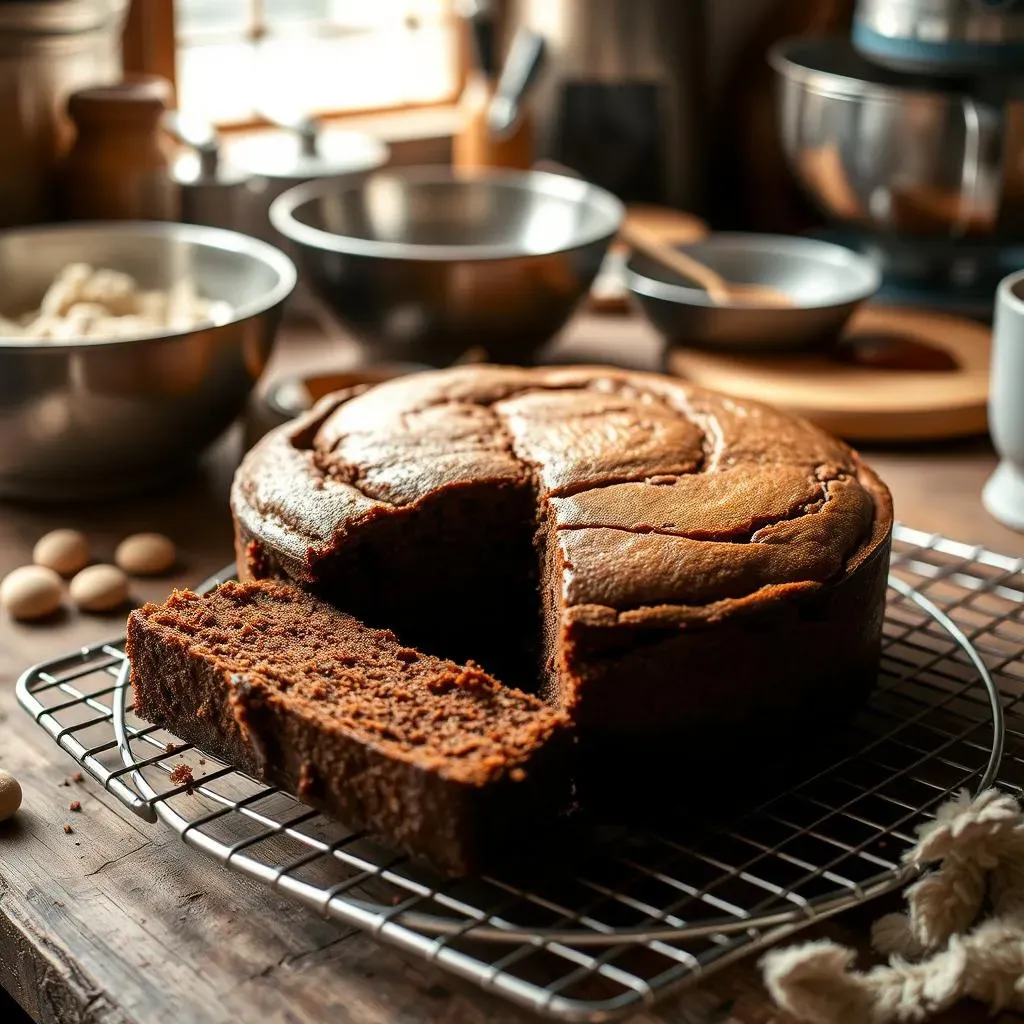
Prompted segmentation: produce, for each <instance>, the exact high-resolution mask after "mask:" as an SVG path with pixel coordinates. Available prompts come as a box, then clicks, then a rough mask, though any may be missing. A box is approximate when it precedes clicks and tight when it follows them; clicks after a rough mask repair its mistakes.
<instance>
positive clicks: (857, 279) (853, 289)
mask: <svg viewBox="0 0 1024 1024" xmlns="http://www.w3.org/2000/svg"><path fill="white" fill-rule="evenodd" d="M678 248H679V249H681V250H682V251H683V252H687V253H689V254H690V255H691V256H694V257H696V258H697V259H698V260H700V261H701V262H702V263H704V264H705V265H706V266H709V267H711V268H712V270H716V271H718V273H719V274H721V275H722V276H723V277H724V278H725V279H726V280H727V281H733V282H736V283H737V284H740V283H746V284H764V285H770V286H771V287H773V288H777V289H778V290H779V291H781V292H783V293H785V294H786V295H787V296H789V297H790V298H791V299H792V300H793V305H792V306H750V305H732V306H730V305H716V304H715V303H714V302H712V301H711V297H710V296H709V295H708V293H707V292H706V291H704V290H703V289H701V288H694V287H689V286H688V285H687V284H685V283H684V279H683V278H681V277H680V276H679V275H677V274H675V273H674V272H673V271H671V270H669V269H668V268H666V267H663V266H662V265H661V264H660V263H656V262H655V261H654V260H652V259H650V258H649V257H647V256H641V255H638V254H634V255H632V256H631V257H630V259H629V261H628V262H627V264H626V286H627V288H628V289H629V291H630V294H631V295H632V297H633V301H634V302H635V303H636V305H637V306H638V307H639V309H640V311H641V312H642V313H643V314H644V315H645V316H646V317H647V319H648V320H650V321H651V323H652V324H653V325H654V326H655V327H656V328H657V329H658V331H659V332H660V333H661V334H662V335H664V336H665V338H666V339H667V340H668V341H669V342H670V343H672V344H678V345H685V346H689V347H692V348H707V349H713V350H717V351H736V352H759V353H765V352H792V351H798V350H801V349H810V348H822V349H823V348H828V347H829V346H830V345H831V344H832V343H833V342H834V341H835V340H836V338H837V336H838V335H839V332H840V331H841V330H842V328H843V325H844V324H845V323H846V321H847V320H848V319H849V317H850V314H851V313H853V311H854V310H855V309H856V308H857V306H858V305H859V304H860V303H861V302H863V301H864V300H865V299H868V298H870V297H871V296H872V295H874V293H875V292H876V291H877V290H878V286H879V285H880V284H881V275H880V274H879V272H878V269H877V268H876V267H875V265H874V263H872V262H871V260H869V259H867V258H866V257H864V256H861V255H860V254H858V253H855V252H853V251H851V250H850V249H846V248H844V247H843V246H841V245H834V244H833V243H831V242H821V241H818V240H817V239H814V238H799V237H792V236H789V235H748V234H742V233H739V232H729V231H721V232H715V233H714V234H711V235H709V236H708V237H707V238H705V239H702V240H701V241H699V242H692V243H690V244H688V245H680V246H678Z"/></svg>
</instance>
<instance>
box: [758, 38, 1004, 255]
mask: <svg viewBox="0 0 1024 1024" xmlns="http://www.w3.org/2000/svg"><path fill="white" fill-rule="evenodd" d="M770 60H771V63H772V66H773V67H774V68H775V70H776V71H777V72H778V74H779V79H780V81H779V91H778V112H779V123H780V130H781V133H782V144H783V147H784V149H785V152H786V156H787V158H788V160H789V163H790V165H791V166H792V168H793V171H794V173H795V174H796V176H797V178H798V179H799V181H800V183H801V184H802V185H803V187H804V188H805V189H806V190H807V191H808V193H809V194H810V195H811V196H812V198H813V199H814V200H815V201H816V202H817V203H818V204H819V205H820V206H821V208H822V209H823V211H824V212H825V213H826V214H827V215H828V216H829V217H830V218H831V219H832V220H833V221H837V222H840V223H843V224H851V225H856V226H858V227H865V228H868V229H870V230H872V231H877V232H893V233H898V234H901V235H906V236H917V237H922V236H924V237H929V236H930V237H961V236H964V235H974V236H988V235H992V234H993V233H995V232H996V231H997V229H998V228H1000V227H1002V228H1003V229H1004V230H1005V229H1008V228H1010V227H1011V226H1012V225H1013V224H1015V223H1019V218H1020V215H1021V206H1022V202H1024V185H1022V181H1021V175H1022V174H1024V166H1018V165H1019V164H1020V161H1016V160H1009V161H1004V159H1003V138H1004V131H1005V132H1006V134H1007V135H1009V134H1010V133H1009V132H1008V131H1006V125H1007V123H1008V122H1009V121H1010V119H1013V120H1014V122H1015V123H1016V122H1017V120H1018V119H1019V118H1020V115H1021V108H1020V104H1019V103H1015V102H1010V101H1009V100H1007V101H1006V102H991V103H989V102H983V101H982V100H981V99H979V98H977V97H975V96H973V95H971V94H970V93H968V92H964V91H958V90H957V89H956V88H954V87H952V86H946V87H938V86H936V87H933V88H929V87H928V86H927V85H926V84H922V80H921V79H920V78H919V77H913V76H910V75H901V74H900V73H898V72H895V71H888V70H886V69H884V68H881V67H879V66H877V65H874V64H871V63H869V62H868V61H866V60H864V59H863V58H862V57H860V56H858V55H857V53H855V52H854V50H853V48H852V46H851V45H850V43H849V42H848V41H847V40H845V39H840V38H829V37H824V38H807V39H796V40H789V41H787V42H783V43H780V44H779V45H778V46H776V47H775V48H774V49H773V50H772V51H771V54H770Z"/></svg>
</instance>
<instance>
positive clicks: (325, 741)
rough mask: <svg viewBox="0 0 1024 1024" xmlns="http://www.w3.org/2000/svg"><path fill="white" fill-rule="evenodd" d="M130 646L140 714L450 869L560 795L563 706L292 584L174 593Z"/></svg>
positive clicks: (131, 631)
mask: <svg viewBox="0 0 1024 1024" xmlns="http://www.w3.org/2000/svg"><path fill="white" fill-rule="evenodd" d="M127 650H128V656H129V658H130V660H131V666H132V684H133V686H134V688H135V708H136V711H137V712H138V713H139V714H140V715H142V716H143V717H144V718H146V719H147V720H149V721H151V722H156V723H158V724H160V725H163V726H166V727H167V728H169V729H170V730H171V731H173V732H174V733H175V735H177V736H180V737H181V738H182V739H185V740H187V741H189V742H190V743H194V744H196V745H197V746H198V747H200V748H201V749H203V750H205V751H207V752H209V753H211V754H213V755H215V756H217V757H219V758H222V759H223V760H225V761H228V762H229V763H231V764H233V765H236V766H237V767H239V768H241V769H243V770H244V771H246V772H249V773H250V774H252V775H254V776H256V777H258V778H261V779H264V780H266V781H267V782H270V783H272V784H274V785H278V786H281V787H282V788H284V789H286V790H288V791H290V792H293V793H295V794H296V795H298V796H299V797H300V798H301V799H302V800H304V801H306V802H307V803H310V804H312V805H314V806H316V807H319V808H321V809H322V810H325V811H327V812H328V813H330V814H332V815H335V816H336V817H338V818H339V819H341V820H342V821H344V822H345V823H347V824H348V825H350V826H352V827H354V828H365V829H367V830H368V831H369V832H370V833H372V834H373V835H375V836H376V837H378V838H380V839H382V840H383V841H385V842H386V843H388V844H389V845H391V846H394V847H397V848H400V849H404V850H406V851H408V852H410V853H412V854H414V855H416V856H419V857H422V858H424V859H426V860H428V861H429V862H430V863H432V864H433V865H434V866H435V867H437V868H439V869H440V870H442V871H445V872H447V873H449V874H465V873H467V872H469V871H471V870H473V869H474V868H476V867H478V866H479V865H481V864H483V863H488V862H490V861H492V860H493V859H494V857H495V855H496V853H497V852H498V851H500V850H501V848H502V847H503V846H504V845H505V844H506V843H507V842H508V841H509V840H510V838H511V837H514V836H515V835H516V833H517V831H519V832H521V831H522V830H523V826H524V823H526V822H531V821H534V820H537V819H543V818H544V817H545V816H547V815H548V814H550V813H553V812H554V811H556V810H559V809H562V808H563V807H564V806H565V805H566V803H567V801H568V795H569V768H568V765H567V757H566V755H567V753H568V740H569V734H568V731H567V729H566V728H565V725H566V721H565V716H564V715H563V714H562V713H560V712H558V711H556V710H554V709H552V708H550V707H548V706H547V705H546V704H544V703H543V702H542V701H541V700H539V699H538V698H537V697H534V696H530V695H528V694H525V693H522V692H520V691H518V690H515V689H512V688H510V687H506V686H503V685H501V684H499V683H497V682H496V681H495V680H494V679H493V678H492V677H491V676H489V675H488V674H487V673H486V672H484V671H482V670H481V669H480V668H479V667H477V666H475V665H473V664H469V665H457V664H455V663H454V662H451V661H447V660H444V659H441V658H436V657H432V656H430V655H427V654H423V653H421V652H419V651H415V650H413V649H411V648H409V647H405V646H403V645H402V644H401V643H400V642H399V640H398V639H397V638H396V636H395V634H394V633H392V632H391V631H389V630H379V629H371V628H369V627H367V626H365V625H363V624H362V623H360V622H358V621H356V620H355V619H353V618H352V617H351V616H350V615H346V614H344V613H343V612H340V611H338V610H336V609H334V608H332V607H331V606H329V605H326V604H324V603H323V602H322V601H319V600H316V599H315V598H313V597H311V596H309V595H307V594H305V593H303V592H301V591H300V590H298V589H296V588H295V587H292V586H288V585H285V584H281V583H275V582H262V583H247V584H238V583H225V584H224V585H223V586H221V587H219V588H218V589H217V590H215V591H213V592H212V593H210V594H207V595H204V596H202V597H200V596H197V595H195V594H192V593H189V592H187V591H186V592H177V593H175V594H174V595H173V596H172V597H171V598H170V599H169V600H168V601H167V602H165V603H164V604H162V605H155V604H147V605H146V606H145V607H143V608H141V609H139V610H137V611H134V612H132V613H131V615H130V617H129V619H128V649H127Z"/></svg>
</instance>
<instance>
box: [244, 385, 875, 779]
mask: <svg viewBox="0 0 1024 1024" xmlns="http://www.w3.org/2000/svg"><path fill="white" fill-rule="evenodd" d="M231 505H232V512H233V515H234V519H235V527H236V543H237V559H238V568H239V573H240V576H241V577H242V578H243V579H247V580H254V579H261V578H267V577H283V578H286V579H290V580H293V581H295V582H296V583H298V584H299V585H300V586H302V587H304V588H306V589H308V590H310V591H311V592H314V593H317V594H319V595H322V596H323V597H325V598H326V599H328V600H329V601H330V602H332V603H333V604H335V605H337V606H338V607H340V608H342V609H344V610H345V611H346V612H349V613H351V614H353V615H355V616H357V617H358V618H359V619H360V620H362V621H366V622H369V623H371V624H373V625H375V626H387V627H390V628H392V629H394V630H395V632H396V633H397V634H398V635H399V636H400V637H401V638H402V641H403V642H404V643H407V644H410V645H412V646H415V647H416V648H417V649H420V650H424V651H428V652H430V653H431V654H435V655H441V656H445V657H454V658H458V659H467V658H473V659H475V660H476V661H477V662H479V663H480V664H482V665H483V666H484V667H485V668H486V669H487V670H488V671H491V672H493V673H495V674H496V675H497V676H498V678H500V679H501V680H502V682H504V683H507V684H514V685H519V686H520V687H521V688H523V689H528V690H536V691H537V692H539V693H541V694H542V695H543V696H544V698H545V699H546V700H547V701H549V702H550V703H551V704H552V705H553V706H555V707H558V708H561V709H564V710H565V711H567V712H568V713H569V715H570V716H571V718H572V720H573V722H574V725H575V730H576V733H577V737H578V740H579V743H580V750H581V752H582V754H583V755H584V756H587V755H588V754H591V753H593V754H595V760H596V761H598V762H603V763H605V764H611V765H613V766H614V770H615V771H616V772H617V773H621V770H622V769H623V768H624V767H625V766H626V765H627V764H629V763H630V762H631V759H632V756H633V752H636V751H651V750H655V749H663V750H668V751H671V752H674V753H682V752H686V751H693V750H700V749H709V748H710V749H714V748H715V747H716V745H717V744H720V743H721V742H722V741H723V738H728V739H729V741H730V742H731V743H732V744H733V745H735V742H736V740H737V738H738V737H741V736H754V735H761V736H771V737H773V739H775V738H777V736H778V732H777V730H779V729H788V730H792V729H794V728H798V727H800V725H801V723H804V724H805V723H807V722H811V723H813V725H814V727H815V728H816V729H820V728H821V727H822V726H823V725H827V724H828V723H829V722H830V721H832V720H834V719H835V718H836V717H837V716H842V715H845V714H847V713H848V712H849V709H850V708H851V707H852V706H853V704H854V703H855V702H856V701H857V700H859V699H860V698H861V697H862V696H863V695H864V693H865V692H866V691H867V689H868V688H869V687H870V685H871V684H872V682H873V681H874V678H875V673H876V671H877V663H878V652H879V641H880V635H881V624H882V615H883V609H884V599H885V581H886V572H887V568H888V547H889V537H890V532H891V528H892V506H891V500H890V497H889V494H888V491H887V490H886V488H885V486H884V485H883V484H882V483H881V482H880V481H879V480H878V478H877V477H876V476H875V474H874V473H873V472H872V471H871V470H870V469H868V468H867V467H866V466H865V465H864V464H863V463H862V462H861V460H860V459H859V458H858V456H857V454H856V453H855V452H853V451H852V450H851V449H850V448H848V447H847V446H846V445H844V444H842V443H841V442H839V441H837V440H835V439H834V438H832V437H830V436H828V435H827V434H825V433H824V432H822V431H821V430H819V429H817V428H816V427H814V426H813V425H811V424H810V423H807V422H806V421H804V420H801V419H798V418H796V417H793V416H790V415H786V414H783V413H781V412H778V411H776V410H773V409H771V408H768V407H766V406H763V405H759V404H755V403H751V402H746V401H739V400H734V399H730V398H727V397H724V396H722V395H718V394H714V393H712V392H709V391H705V390H703V389H701V388H698V387H694V386H691V385H688V384H686V383H684V382H682V381H679V380H676V379H672V378H668V377H662V376H659V375H654V374H642V373H629V372H624V371H619V370H613V369H607V368H599V367H586V368H560V369H532V370H531V369H517V368H506V367H497V366H467V367H460V368H455V369H450V370H443V371H437V372H430V373H424V374H417V375H415V376H410V377H405V378H401V379H398V380H395V381H390V382H387V383H384V384H380V385H378V386H376V387H373V388H371V389H369V390H363V391H360V390H358V389H356V390H352V391H347V392H342V393H339V394H335V395H332V396H329V397H328V398H326V399H324V400H323V401H322V402H321V403H320V404H319V405H318V406H317V407H316V408H315V409H314V410H313V411H312V412H311V413H310V414H309V415H307V416H305V417H304V418H302V419H301V420H299V421H296V422H295V423H293V424H290V425H287V426H284V427H282V428H280V429H278V430H276V431H274V432H273V433H271V434H270V435H268V436H267V437H266V438H264V440H263V441H261V442H260V443H259V444H258V445H257V446H256V447H255V448H254V449H253V450H252V451H251V452H250V453H249V454H248V456H247V457H246V459H245V461H244V462H243V464H242V466H241V468H240V470H239V472H238V473H237V475H236V477H235V482H234V486H233V490H232V497H231ZM609 752H611V754H612V755H614V756H609Z"/></svg>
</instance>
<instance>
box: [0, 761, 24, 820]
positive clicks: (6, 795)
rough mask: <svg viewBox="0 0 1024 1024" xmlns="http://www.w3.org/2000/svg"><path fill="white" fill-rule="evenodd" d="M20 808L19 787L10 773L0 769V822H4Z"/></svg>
mask: <svg viewBox="0 0 1024 1024" xmlns="http://www.w3.org/2000/svg"><path fill="white" fill-rule="evenodd" d="M20 806H21V786H20V785H19V784H18V780H17V779H16V778H15V777H14V776H13V775H12V774H11V773H10V772H5V771H4V770H3V769H2V768H0V821H6V820H7V819H8V818H10V817H11V816H12V815H13V814H14V812H15V811H17V809H18V808H19V807H20Z"/></svg>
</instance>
